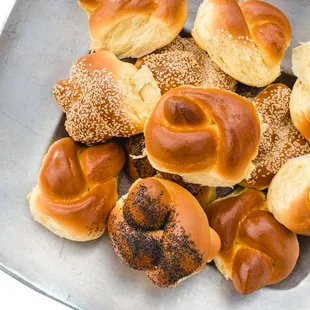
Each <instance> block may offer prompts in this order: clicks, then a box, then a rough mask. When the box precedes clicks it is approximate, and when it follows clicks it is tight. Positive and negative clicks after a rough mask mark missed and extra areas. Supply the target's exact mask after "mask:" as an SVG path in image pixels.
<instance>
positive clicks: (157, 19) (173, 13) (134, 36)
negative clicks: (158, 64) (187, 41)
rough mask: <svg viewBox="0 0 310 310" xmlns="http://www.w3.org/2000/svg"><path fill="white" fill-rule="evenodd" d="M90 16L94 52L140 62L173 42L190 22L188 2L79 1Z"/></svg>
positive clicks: (156, 0)
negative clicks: (143, 57) (107, 53)
mask: <svg viewBox="0 0 310 310" xmlns="http://www.w3.org/2000/svg"><path fill="white" fill-rule="evenodd" d="M79 4H80V6H81V7H82V8H84V9H85V11H86V12H87V13H88V15H89V32H90V37H91V49H92V50H94V51H98V50H100V49H105V50H110V51H112V52H113V53H115V54H116V55H117V56H119V57H120V58H126V57H133V58H138V57H142V56H144V55H146V54H149V53H151V52H153V51H154V50H156V49H158V48H161V47H163V46H165V45H167V44H169V43H170V42H171V41H173V40H174V39H175V38H176V37H177V35H178V34H179V32H180V31H181V30H182V28H183V26H184V24H185V21H186V18H187V2H186V0H169V1H166V0H144V1H140V0H105V1H97V0H79Z"/></svg>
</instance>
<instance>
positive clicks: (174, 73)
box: [136, 37, 236, 94]
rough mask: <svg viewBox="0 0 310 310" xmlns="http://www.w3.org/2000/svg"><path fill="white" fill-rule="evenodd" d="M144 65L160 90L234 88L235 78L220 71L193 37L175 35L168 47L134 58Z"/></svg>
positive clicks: (163, 91) (138, 63)
mask: <svg viewBox="0 0 310 310" xmlns="http://www.w3.org/2000/svg"><path fill="white" fill-rule="evenodd" d="M142 65H145V66H147V67H148V68H149V69H150V70H151V71H152V73H153V75H154V78H155V80H156V82H157V84H158V86H159V88H160V89H161V93H162V94H165V93H166V92H167V91H169V90H171V89H173V88H176V87H178V86H181V85H192V86H206V87H218V88H221V89H224V90H231V91H233V90H234V89H235V86H236V80H234V79H233V78H232V77H230V76H229V75H227V74H226V73H225V72H224V71H222V70H221V69H220V68H219V66H218V65H217V64H215V63H214V62H213V61H212V60H211V59H210V57H209V55H208V53H207V52H205V51H204V50H202V49H201V48H200V47H199V46H197V45H196V43H195V41H194V39H192V38H181V37H178V38H177V39H175V40H174V41H173V42H171V43H170V44H169V45H168V46H166V47H164V48H162V49H160V50H157V51H155V52H154V53H152V54H150V55H146V56H144V57H142V58H140V59H138V60H137V63H136V66H137V67H138V68H141V66H142Z"/></svg>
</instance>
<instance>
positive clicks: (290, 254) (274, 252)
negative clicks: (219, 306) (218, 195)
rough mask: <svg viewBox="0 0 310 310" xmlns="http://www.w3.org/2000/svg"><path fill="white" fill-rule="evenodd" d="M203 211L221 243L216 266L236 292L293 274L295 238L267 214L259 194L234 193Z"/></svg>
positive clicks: (296, 256) (296, 243)
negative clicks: (230, 281) (231, 283)
mask: <svg viewBox="0 0 310 310" xmlns="http://www.w3.org/2000/svg"><path fill="white" fill-rule="evenodd" d="M205 211H206V214H207V216H208V219H209V221H210V226H211V227H212V228H213V229H214V230H215V231H216V232H217V233H218V234H219V236H220V238H221V241H222V247H221V251H220V252H219V254H218V255H217V256H216V257H215V259H214V261H215V264H216V266H217V268H218V269H219V271H220V272H221V273H222V274H223V275H224V276H225V277H226V278H227V279H231V280H232V281H233V284H234V286H235V288H236V290H237V291H238V292H239V293H241V294H249V293H252V292H254V291H256V290H259V289H261V288H263V287H264V286H267V285H272V284H274V283H277V282H279V281H281V280H283V279H285V278H286V277H287V276H288V275H289V274H290V273H291V272H292V271H293V269H294V267H295V265H296V261H297V259H298V256H299V245H298V241H297V238H296V235H295V234H294V233H292V232H291V231H289V230H288V229H286V228H285V227H284V226H283V225H281V224H280V223H278V222H277V221H276V220H275V219H274V217H273V215H272V214H271V213H270V212H268V210H267V206H266V201H265V196H264V194H263V193H262V192H260V191H256V190H243V191H239V192H235V193H233V194H232V195H230V196H227V197H225V198H223V199H219V200H217V201H215V202H214V203H212V204H210V205H209V206H207V207H206V208H205Z"/></svg>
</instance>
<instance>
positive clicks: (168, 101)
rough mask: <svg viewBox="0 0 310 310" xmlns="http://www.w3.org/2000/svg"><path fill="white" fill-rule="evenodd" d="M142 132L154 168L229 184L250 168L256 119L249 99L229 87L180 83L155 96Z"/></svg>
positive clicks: (256, 141) (254, 150) (192, 179)
mask: <svg viewBox="0 0 310 310" xmlns="http://www.w3.org/2000/svg"><path fill="white" fill-rule="evenodd" d="M144 135H145V143H146V152H147V155H148V158H149V161H150V163H151V164H152V166H153V167H154V168H156V169H157V170H159V171H163V172H169V173H172V174H179V175H181V176H182V177H183V179H184V181H186V182H189V183H196V184H200V185H205V186H233V185H235V184H237V183H238V182H240V181H241V180H242V179H243V178H244V177H245V176H248V175H249V172H250V171H251V170H252V169H253V168H252V160H253V159H254V158H255V156H256V155H257V151H258V146H259V142H260V121H259V117H258V114H257V112H256V110H255V108H254V106H253V104H252V103H251V102H250V101H248V100H247V99H245V98H242V97H240V96H238V95H236V94H234V93H231V92H228V91H223V90H220V89H215V88H203V87H197V88H196V87H192V86H181V87H178V88H175V89H173V90H171V91H169V92H167V93H166V94H165V95H164V96H163V97H162V98H161V100H160V101H159V103H158V105H157V106H156V108H155V109H154V111H153V113H152V115H151V116H150V118H149V120H148V121H147V123H146V125H145V129H144ZM238 180H239V181H238Z"/></svg>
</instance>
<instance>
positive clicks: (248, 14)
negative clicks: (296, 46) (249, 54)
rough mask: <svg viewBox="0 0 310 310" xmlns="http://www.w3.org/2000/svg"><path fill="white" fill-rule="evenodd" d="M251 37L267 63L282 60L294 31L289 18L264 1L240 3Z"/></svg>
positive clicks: (253, 0) (254, 0)
mask: <svg viewBox="0 0 310 310" xmlns="http://www.w3.org/2000/svg"><path fill="white" fill-rule="evenodd" d="M239 6H240V8H241V11H242V14H243V17H244V19H245V21H246V23H247V27H248V29H249V31H250V34H251V37H252V39H253V41H254V42H255V44H256V46H257V47H258V48H259V50H260V52H261V54H262V56H263V58H264V61H265V62H266V63H269V62H271V63H272V62H274V63H278V62H280V61H281V60H282V58H283V56H284V54H285V51H286V49H287V47H288V46H289V44H290V41H291V36H292V29H291V25H290V22H289V20H288V19H287V17H286V16H285V15H284V14H283V13H282V12H281V11H280V10H279V9H277V8H276V7H274V6H272V5H270V4H269V3H266V2H264V1H257V0H250V1H245V2H241V3H239Z"/></svg>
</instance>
